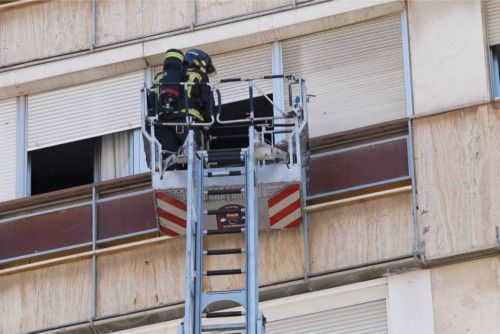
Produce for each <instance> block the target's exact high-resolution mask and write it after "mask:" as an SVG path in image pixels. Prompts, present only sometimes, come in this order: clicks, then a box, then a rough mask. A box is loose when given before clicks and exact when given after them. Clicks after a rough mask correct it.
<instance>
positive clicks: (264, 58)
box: [213, 44, 273, 104]
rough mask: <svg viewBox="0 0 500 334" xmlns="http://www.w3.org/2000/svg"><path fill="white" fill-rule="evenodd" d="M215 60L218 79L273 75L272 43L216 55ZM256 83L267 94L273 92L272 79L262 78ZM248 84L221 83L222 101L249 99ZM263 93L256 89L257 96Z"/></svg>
mask: <svg viewBox="0 0 500 334" xmlns="http://www.w3.org/2000/svg"><path fill="white" fill-rule="evenodd" d="M213 62H214V64H215V67H216V69H217V76H216V77H215V79H216V80H220V79H224V78H249V77H257V76H264V75H271V74H272V69H271V45H270V44H265V45H260V46H257V47H253V48H248V49H242V50H237V51H233V52H228V53H223V54H219V55H215V56H214V57H213ZM255 83H256V85H257V86H258V87H259V88H260V89H261V90H262V91H264V93H265V94H270V93H272V90H273V83H272V80H260V81H256V82H255ZM247 87H248V86H247V85H246V84H245V83H234V82H233V83H227V84H221V86H220V87H219V88H220V91H221V95H222V103H223V104H226V103H231V102H235V101H241V100H245V99H248V88H247ZM259 95H261V94H260V93H259V92H257V91H255V96H259Z"/></svg>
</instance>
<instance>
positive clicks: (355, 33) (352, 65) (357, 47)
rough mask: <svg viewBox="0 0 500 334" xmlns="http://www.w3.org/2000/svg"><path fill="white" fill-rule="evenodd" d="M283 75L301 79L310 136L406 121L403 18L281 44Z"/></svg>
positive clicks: (363, 24) (317, 34)
mask: <svg viewBox="0 0 500 334" xmlns="http://www.w3.org/2000/svg"><path fill="white" fill-rule="evenodd" d="M283 67H284V73H285V74H301V75H302V76H303V77H304V78H305V80H306V84H307V90H308V93H309V94H314V95H316V97H315V98H312V99H311V103H310V105H309V111H310V116H309V130H310V136H311V137H317V136H322V135H328V134H332V133H336V132H341V131H346V130H351V129H355V128H360V127H365V126H369V125H374V124H377V123H382V122H386V121H390V120H394V119H398V118H403V117H405V116H406V109H405V95H404V77H403V51H402V37H401V22H400V15H399V14H398V15H393V16H389V17H384V18H380V19H376V20H371V21H367V22H363V23H358V24H355V25H351V26H346V27H342V28H338V29H333V30H328V31H324V32H320V33H316V34H311V35H307V36H302V37H299V38H294V39H290V40H287V41H284V42H283Z"/></svg>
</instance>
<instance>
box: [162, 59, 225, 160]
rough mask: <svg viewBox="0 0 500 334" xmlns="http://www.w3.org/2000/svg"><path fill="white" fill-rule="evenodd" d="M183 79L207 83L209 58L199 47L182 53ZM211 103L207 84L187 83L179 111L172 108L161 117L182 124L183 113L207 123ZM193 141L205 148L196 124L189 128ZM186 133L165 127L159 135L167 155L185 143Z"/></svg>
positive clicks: (210, 60) (211, 96) (181, 96)
mask: <svg viewBox="0 0 500 334" xmlns="http://www.w3.org/2000/svg"><path fill="white" fill-rule="evenodd" d="M183 65H184V80H185V81H186V82H190V83H208V82H209V78H208V76H209V75H211V74H214V73H215V67H214V65H213V63H212V59H211V58H210V56H209V55H208V54H206V53H205V52H204V51H202V50H198V49H192V50H189V51H187V52H186V53H185V55H184V61H183ZM186 93H187V101H188V105H187V106H186V105H185V95H184V94H186ZM211 103H213V95H212V91H211V89H210V86H208V85H189V86H188V88H187V92H184V89H181V92H180V98H179V106H180V108H179V109H180V110H179V111H180V112H177V111H173V112H172V113H170V114H167V115H166V116H165V117H164V120H165V121H166V122H175V123H183V122H185V120H186V112H188V113H189V115H190V116H191V117H192V119H193V121H194V122H209V121H210V120H211V115H210V104H211ZM192 129H193V131H194V135H195V141H196V144H197V146H198V148H199V149H203V147H204V137H205V136H204V132H205V131H206V130H207V129H202V128H201V127H199V126H193V127H192ZM187 134H188V130H187V128H183V129H179V127H177V128H175V127H166V128H165V131H163V132H162V133H161V134H160V136H161V138H158V139H159V140H160V142H161V143H162V145H164V149H165V150H166V151H167V155H166V156H169V155H170V154H172V153H175V152H177V151H178V150H179V147H181V146H182V144H184V141H185V140H186V137H187Z"/></svg>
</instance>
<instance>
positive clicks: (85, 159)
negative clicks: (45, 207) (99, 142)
mask: <svg viewBox="0 0 500 334" xmlns="http://www.w3.org/2000/svg"><path fill="white" fill-rule="evenodd" d="M95 144H96V139H87V140H81V141H77V142H73V143H68V144H63V145H58V146H54V147H49V148H44V149H40V150H36V151H33V152H30V160H31V195H37V194H43V193H46V192H50V191H55V190H61V189H65V188H70V187H75V186H80V185H83V184H89V183H92V182H94V154H95V153H94V149H95Z"/></svg>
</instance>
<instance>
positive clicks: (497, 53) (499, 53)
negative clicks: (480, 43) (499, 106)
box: [490, 44, 500, 98]
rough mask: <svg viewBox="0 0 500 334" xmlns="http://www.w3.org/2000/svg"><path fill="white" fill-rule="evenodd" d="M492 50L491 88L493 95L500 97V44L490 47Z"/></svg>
mask: <svg viewBox="0 0 500 334" xmlns="http://www.w3.org/2000/svg"><path fill="white" fill-rule="evenodd" d="M490 52H491V89H492V93H493V97H494V98H497V97H500V66H499V65H498V61H499V59H500V44H498V45H493V46H492V47H491V48H490Z"/></svg>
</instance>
